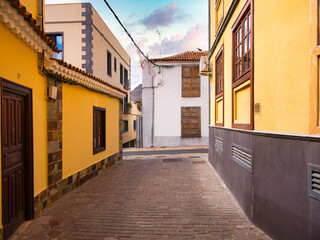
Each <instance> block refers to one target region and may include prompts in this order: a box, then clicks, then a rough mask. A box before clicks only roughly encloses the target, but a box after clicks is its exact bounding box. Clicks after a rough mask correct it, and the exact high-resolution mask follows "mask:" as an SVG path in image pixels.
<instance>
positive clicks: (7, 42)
mask: <svg viewBox="0 0 320 240" xmlns="http://www.w3.org/2000/svg"><path fill="white" fill-rule="evenodd" d="M38 3H39V1H36V0H34V1H11V0H2V1H0V35H1V36H2V37H1V40H0V44H1V46H3V48H2V51H1V58H0V65H1V68H0V78H1V102H2V104H1V115H2V118H1V126H2V127H1V129H2V130H1V166H0V168H1V171H0V181H1V184H0V195H1V199H2V201H0V207H1V217H0V229H1V236H4V238H5V239H6V238H8V237H9V236H10V235H11V234H12V233H13V232H14V231H15V230H16V229H17V227H19V225H20V224H21V223H23V222H24V221H25V220H28V219H32V218H34V217H36V216H38V215H39V214H40V213H41V212H42V210H43V209H44V208H45V207H46V206H48V205H49V204H51V203H52V202H54V201H55V200H57V199H59V198H60V197H61V196H62V195H64V194H66V193H67V192H69V191H71V190H72V189H74V188H76V187H77V186H79V185H81V184H82V183H84V182H85V181H87V180H88V179H90V178H91V177H93V176H95V175H97V174H98V173H99V172H101V171H102V170H104V169H105V168H107V167H109V166H111V165H113V164H115V163H116V162H117V161H119V160H121V157H122V143H121V118H122V111H123V110H122V109H123V107H122V99H123V98H124V97H125V95H126V94H127V92H126V91H124V90H123V89H120V88H118V87H116V86H113V85H112V84H110V83H108V82H106V81H103V80H102V79H99V78H97V77H95V76H93V75H91V74H88V73H86V72H85V71H82V70H80V69H79V68H77V67H74V66H72V65H70V64H67V63H65V62H63V61H57V60H52V59H50V58H51V57H52V56H53V53H54V52H58V51H59V50H58V48H57V47H56V45H55V44H54V43H53V42H52V41H51V40H50V39H49V38H48V37H47V35H46V34H45V32H44V29H43V28H42V27H41V25H39V21H38V20H37V19H42V16H43V12H42V11H40V10H41V9H42V6H43V5H41V4H40V5H41V6H39V5H38ZM31 14H32V15H31ZM0 238H1V237H0Z"/></svg>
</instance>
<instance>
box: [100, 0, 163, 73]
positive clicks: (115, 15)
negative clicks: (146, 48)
mask: <svg viewBox="0 0 320 240" xmlns="http://www.w3.org/2000/svg"><path fill="white" fill-rule="evenodd" d="M103 1H104V2H105V4H106V5H107V6H108V8H109V9H110V11H111V12H112V14H113V16H114V17H115V18H116V20H117V21H118V23H119V24H120V25H121V27H122V28H123V30H124V31H125V32H126V34H127V35H128V37H129V38H130V39H131V41H132V43H133V44H134V45H135V46H136V48H137V49H138V50H139V52H140V53H141V54H142V55H143V56H144V57H145V58H146V59H147V60H148V61H149V62H150V63H152V64H153V65H155V66H157V67H159V68H160V65H158V64H156V63H154V62H153V61H151V60H150V59H149V58H148V57H147V56H146V55H145V54H144V52H143V51H142V50H141V49H140V47H139V46H138V44H136V42H135V41H134V39H133V38H132V36H131V35H130V33H129V32H128V30H127V29H126V27H125V26H124V25H123V24H122V22H121V21H120V19H119V17H118V16H117V14H116V13H115V12H114V11H113V9H112V8H111V6H110V5H109V3H108V2H107V1H106V0H103ZM161 67H163V66H161Z"/></svg>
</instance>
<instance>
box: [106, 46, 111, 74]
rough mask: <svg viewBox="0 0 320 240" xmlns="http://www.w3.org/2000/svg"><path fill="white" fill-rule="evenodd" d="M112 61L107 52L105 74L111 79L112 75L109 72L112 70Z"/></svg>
mask: <svg viewBox="0 0 320 240" xmlns="http://www.w3.org/2000/svg"><path fill="white" fill-rule="evenodd" d="M111 61H112V60H111V53H110V52H109V51H107V74H108V76H110V77H111V75H112V71H111V69H112V62H111Z"/></svg>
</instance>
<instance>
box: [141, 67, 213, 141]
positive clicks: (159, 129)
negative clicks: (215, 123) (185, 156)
mask: <svg viewBox="0 0 320 240" xmlns="http://www.w3.org/2000/svg"><path fill="white" fill-rule="evenodd" d="M185 65H188V64H185ZM181 68H182V66H181V65H174V66H173V68H161V69H162V71H161V74H159V75H157V76H156V78H155V79H154V129H153V131H154V137H153V145H152V139H151V138H152V133H150V131H152V126H150V125H152V104H151V103H152V97H153V96H152V89H150V90H148V89H143V90H142V98H143V99H142V103H143V136H144V138H143V143H144V147H150V146H154V147H160V146H179V145H180V146H181V145H207V144H208V136H209V129H208V125H209V102H208V100H209V97H208V81H209V79H208V77H204V76H201V78H200V80H201V94H200V97H196V98H182V97H181ZM146 75H149V74H148V72H147V71H143V84H142V86H143V87H144V85H145V86H146V84H144V81H148V82H150V81H151V80H150V78H152V77H151V76H150V75H149V78H148V77H146ZM159 79H162V82H163V83H162V84H158V82H160V81H159ZM144 93H145V94H144ZM189 106H190V107H196V106H199V107H201V138H181V107H189Z"/></svg>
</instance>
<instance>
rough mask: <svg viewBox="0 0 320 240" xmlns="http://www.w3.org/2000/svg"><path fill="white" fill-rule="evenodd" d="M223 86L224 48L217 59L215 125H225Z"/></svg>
mask: <svg viewBox="0 0 320 240" xmlns="http://www.w3.org/2000/svg"><path fill="white" fill-rule="evenodd" d="M223 84H224V55H223V46H222V47H221V49H220V50H219V52H218V54H217V56H216V58H215V89H216V97H215V106H216V111H215V125H216V126H223V125H224V99H223V97H224V96H223V95H224V94H223V93H224V92H223Z"/></svg>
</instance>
